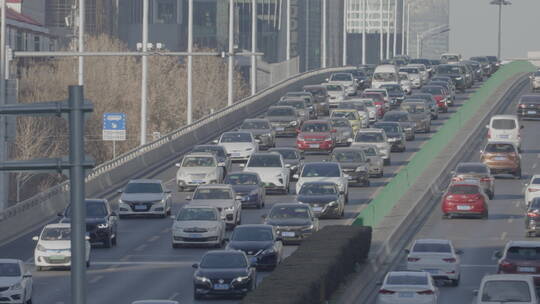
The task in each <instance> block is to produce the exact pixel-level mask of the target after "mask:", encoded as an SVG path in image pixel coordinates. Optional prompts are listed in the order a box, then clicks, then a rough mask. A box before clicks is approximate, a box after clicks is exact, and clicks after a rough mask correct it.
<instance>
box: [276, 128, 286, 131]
mask: <svg viewBox="0 0 540 304" xmlns="http://www.w3.org/2000/svg"><path fill="white" fill-rule="evenodd" d="M284 130H285V128H282V127H277V128H276V131H284Z"/></svg>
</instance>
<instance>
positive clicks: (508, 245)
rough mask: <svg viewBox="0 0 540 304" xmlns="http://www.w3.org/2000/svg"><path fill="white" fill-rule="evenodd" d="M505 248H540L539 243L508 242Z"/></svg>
mask: <svg viewBox="0 0 540 304" xmlns="http://www.w3.org/2000/svg"><path fill="white" fill-rule="evenodd" d="M506 246H507V247H513V246H515V247H530V248H535V247H540V241H509V242H508V243H507V244H506Z"/></svg>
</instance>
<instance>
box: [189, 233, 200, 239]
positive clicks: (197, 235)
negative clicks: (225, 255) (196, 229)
mask: <svg viewBox="0 0 540 304" xmlns="http://www.w3.org/2000/svg"><path fill="white" fill-rule="evenodd" d="M189 237H190V238H200V237H202V235H201V234H200V233H192V234H190V235H189Z"/></svg>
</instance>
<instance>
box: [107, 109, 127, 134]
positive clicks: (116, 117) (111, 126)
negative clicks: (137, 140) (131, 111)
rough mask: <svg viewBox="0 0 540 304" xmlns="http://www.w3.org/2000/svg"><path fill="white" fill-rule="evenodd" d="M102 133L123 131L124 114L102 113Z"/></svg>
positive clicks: (124, 124) (124, 127) (124, 123)
mask: <svg viewBox="0 0 540 304" xmlns="http://www.w3.org/2000/svg"><path fill="white" fill-rule="evenodd" d="M103 130H104V131H125V130H126V113H104V114H103Z"/></svg>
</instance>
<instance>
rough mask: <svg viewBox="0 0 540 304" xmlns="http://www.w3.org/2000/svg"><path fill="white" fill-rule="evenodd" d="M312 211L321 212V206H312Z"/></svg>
mask: <svg viewBox="0 0 540 304" xmlns="http://www.w3.org/2000/svg"><path fill="white" fill-rule="evenodd" d="M313 211H315V212H321V211H322V207H313Z"/></svg>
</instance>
